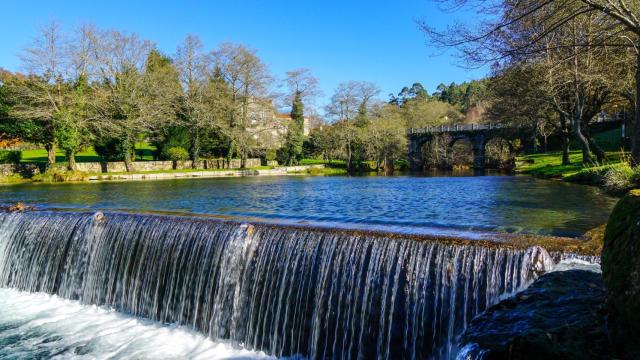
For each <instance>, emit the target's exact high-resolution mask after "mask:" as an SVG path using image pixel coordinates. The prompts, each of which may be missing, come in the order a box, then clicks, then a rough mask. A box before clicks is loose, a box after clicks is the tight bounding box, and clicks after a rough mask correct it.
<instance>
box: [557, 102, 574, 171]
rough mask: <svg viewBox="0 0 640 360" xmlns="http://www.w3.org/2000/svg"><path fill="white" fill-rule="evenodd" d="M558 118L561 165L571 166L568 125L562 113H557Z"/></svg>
mask: <svg viewBox="0 0 640 360" xmlns="http://www.w3.org/2000/svg"><path fill="white" fill-rule="evenodd" d="M558 115H559V117H560V136H561V137H562V165H569V164H571V159H570V158H569V151H570V150H571V138H570V136H569V133H570V130H569V124H567V116H566V115H565V113H564V112H559V114H558Z"/></svg>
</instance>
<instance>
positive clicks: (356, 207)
mask: <svg viewBox="0 0 640 360" xmlns="http://www.w3.org/2000/svg"><path fill="white" fill-rule="evenodd" d="M17 201H24V202H26V203H29V204H36V205H37V206H38V207H40V208H82V209H87V208H89V209H123V210H133V211H177V212H189V213H201V214H211V215H219V216H232V217H253V218H259V219H265V220H269V221H277V222H293V223H315V224H328V225H331V226H349V227H363V228H373V227H376V228H381V229H386V230H406V231H418V232H429V231H438V229H440V230H442V229H455V230H473V231H478V230H488V231H508V232H529V233H542V234H554V235H569V236H575V235H579V234H581V233H583V232H585V231H587V230H589V229H591V228H593V227H595V226H598V225H600V224H603V223H605V222H606V220H607V217H608V215H609V212H610V211H611V208H612V207H613V205H614V203H615V199H613V198H610V197H607V196H605V195H603V194H602V193H601V192H600V191H599V190H597V189H595V188H592V187H588V186H581V185H573V184H567V183H562V182H556V181H547V180H538V179H534V178H530V177H524V176H478V177H408V176H407V177H251V178H223V179H184V180H164V181H141V182H122V183H88V184H54V185H46V184H35V185H34V184H28V185H13V186H4V187H0V202H3V203H15V202H17Z"/></svg>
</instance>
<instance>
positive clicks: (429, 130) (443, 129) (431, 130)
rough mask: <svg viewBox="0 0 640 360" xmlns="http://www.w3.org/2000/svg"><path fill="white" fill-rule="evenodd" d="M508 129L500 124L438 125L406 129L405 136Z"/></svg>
mask: <svg viewBox="0 0 640 360" xmlns="http://www.w3.org/2000/svg"><path fill="white" fill-rule="evenodd" d="M505 128H509V127H508V126H504V125H502V124H492V123H489V124H455V125H440V126H429V127H424V128H409V129H407V135H414V134H441V133H452V132H462V131H480V130H494V129H505Z"/></svg>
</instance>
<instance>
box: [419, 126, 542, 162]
mask: <svg viewBox="0 0 640 360" xmlns="http://www.w3.org/2000/svg"><path fill="white" fill-rule="evenodd" d="M523 130H525V129H524V128H519V127H507V126H502V125H500V124H465V125H442V126H433V127H427V128H419V129H415V128H411V129H408V130H407V137H408V139H409V163H410V164H411V169H412V170H421V169H422V167H423V164H424V161H423V158H422V146H423V145H424V144H425V143H426V142H428V141H429V140H431V139H433V138H434V136H437V135H441V134H448V135H449V136H451V142H450V143H449V146H453V144H455V143H456V142H457V141H458V140H468V141H469V142H470V143H471V145H472V147H473V167H474V168H475V169H482V168H484V167H485V146H486V145H487V142H489V140H491V139H494V138H502V139H505V140H514V139H520V140H521V141H522V143H523V144H525V143H526V142H527V136H526V134H527V133H528V132H529V131H523Z"/></svg>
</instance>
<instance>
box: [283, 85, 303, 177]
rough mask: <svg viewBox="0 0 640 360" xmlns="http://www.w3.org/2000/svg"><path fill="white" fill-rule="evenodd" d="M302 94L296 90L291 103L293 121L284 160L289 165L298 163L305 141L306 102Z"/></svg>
mask: <svg viewBox="0 0 640 360" xmlns="http://www.w3.org/2000/svg"><path fill="white" fill-rule="evenodd" d="M301 95H302V94H301V93H300V92H296V94H295V96H294V98H293V103H292V104H291V123H290V124H289V130H288V132H287V137H286V140H285V144H284V147H283V154H282V155H283V156H282V158H283V160H284V161H285V162H286V164H287V165H296V164H298V162H299V161H300V159H301V158H302V144H303V143H304V104H303V103H302V96H301Z"/></svg>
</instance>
